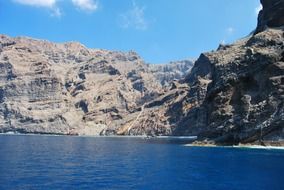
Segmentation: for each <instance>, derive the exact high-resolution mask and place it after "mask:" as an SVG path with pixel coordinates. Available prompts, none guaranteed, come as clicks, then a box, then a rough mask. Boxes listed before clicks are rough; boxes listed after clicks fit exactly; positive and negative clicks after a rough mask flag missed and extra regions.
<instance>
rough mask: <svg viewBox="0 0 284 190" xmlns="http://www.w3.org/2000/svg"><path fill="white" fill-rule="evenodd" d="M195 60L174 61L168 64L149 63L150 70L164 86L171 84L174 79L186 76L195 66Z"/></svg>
mask: <svg viewBox="0 0 284 190" xmlns="http://www.w3.org/2000/svg"><path fill="white" fill-rule="evenodd" d="M193 63H194V61H192V60H182V61H173V62H170V63H168V64H149V69H150V71H151V72H152V73H153V74H154V77H155V78H156V79H157V80H158V81H159V82H160V83H161V85H162V86H169V85H170V84H171V83H172V81H174V80H180V79H182V78H184V77H185V76H186V75H187V74H188V73H189V71H190V69H191V68H192V67H193Z"/></svg>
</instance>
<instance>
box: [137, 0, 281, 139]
mask: <svg viewBox="0 0 284 190" xmlns="http://www.w3.org/2000/svg"><path fill="white" fill-rule="evenodd" d="M283 2H284V1H283V0H272V1H270V0H267V1H266V0H263V1H262V3H263V11H261V12H260V14H259V19H258V20H259V23H258V27H257V29H256V33H255V34H254V35H252V36H249V37H247V38H245V39H242V40H239V41H237V42H235V43H234V44H231V45H220V47H219V48H218V50H217V51H215V52H210V53H203V54H201V56H200V57H199V59H198V60H197V61H196V62H195V64H194V67H193V68H192V69H191V72H190V73H189V74H188V75H187V76H186V77H185V79H184V80H182V81H180V82H179V83H176V84H174V85H173V87H172V89H171V90H170V91H168V92H166V93H165V95H164V99H163V98H161V101H160V103H156V104H154V103H149V104H148V105H149V106H148V112H147V113H146V112H145V114H144V115H142V116H141V117H140V121H139V122H136V123H137V124H135V125H132V132H133V133H134V134H140V133H141V131H143V129H145V128H147V127H146V126H151V123H155V124H157V125H158V126H159V128H162V126H161V125H163V124H164V127H165V128H167V129H170V134H171V135H197V136H198V140H201V141H204V140H206V141H207V140H209V141H212V142H214V143H221V144H237V143H251V142H256V141H259V140H261V141H264V140H266V141H277V140H283V139H284V32H283V24H284V23H283V19H284V15H283V13H284V12H283V8H284V4H283ZM162 97H163V96H162ZM166 97H168V98H166ZM162 100H163V101H162ZM154 102H155V101H154ZM156 102H157V101H156ZM158 102H159V101H158ZM161 102H162V103H161ZM151 105H152V106H151ZM138 123H139V124H138ZM145 123H146V124H145ZM152 126H153V125H152ZM144 131H145V130H144ZM146 131H147V133H149V134H155V131H156V130H155V129H153V130H150V129H149V127H148V128H147V130H146Z"/></svg>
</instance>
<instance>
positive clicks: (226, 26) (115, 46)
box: [0, 0, 261, 63]
mask: <svg viewBox="0 0 284 190" xmlns="http://www.w3.org/2000/svg"><path fill="white" fill-rule="evenodd" d="M260 9H261V5H260V2H259V0H0V33H1V34H6V35H9V36H12V37H15V36H28V37H32V38H38V39H45V40H49V41H52V42H67V41H78V42H80V43H82V44H84V45H85V46H86V47H89V48H99V49H107V50H118V51H130V50H132V51H136V52H137V53H138V54H139V55H140V56H141V57H142V58H143V59H144V60H145V61H146V62H148V63H167V62H169V61H174V60H182V59H188V58H198V56H199V55H200V53H202V52H207V51H211V50H215V49H216V48H217V47H218V45H219V44H220V43H224V44H229V43H232V42H234V41H235V40H237V39H239V38H242V37H245V36H247V35H248V34H249V33H250V32H252V31H253V30H254V29H255V27H256V23H257V13H258V11H259V10H260Z"/></svg>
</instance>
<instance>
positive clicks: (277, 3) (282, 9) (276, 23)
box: [255, 0, 284, 33]
mask: <svg viewBox="0 0 284 190" xmlns="http://www.w3.org/2000/svg"><path fill="white" fill-rule="evenodd" d="M260 1H261V3H262V6H263V9H262V10H261V11H260V13H259V15H258V24H257V28H256V31H255V33H258V32H262V31H264V30H265V29H266V28H267V27H281V26H283V25H284V1H283V0H260Z"/></svg>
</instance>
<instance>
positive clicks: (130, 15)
mask: <svg viewBox="0 0 284 190" xmlns="http://www.w3.org/2000/svg"><path fill="white" fill-rule="evenodd" d="M144 11H145V7H140V6H138V5H137V4H136V2H135V1H132V8H131V9H130V10H128V11H126V12H125V13H123V14H120V15H119V25H120V27H122V28H134V29H137V30H146V29H147V28H148V22H147V21H146V19H145V15H144Z"/></svg>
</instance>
